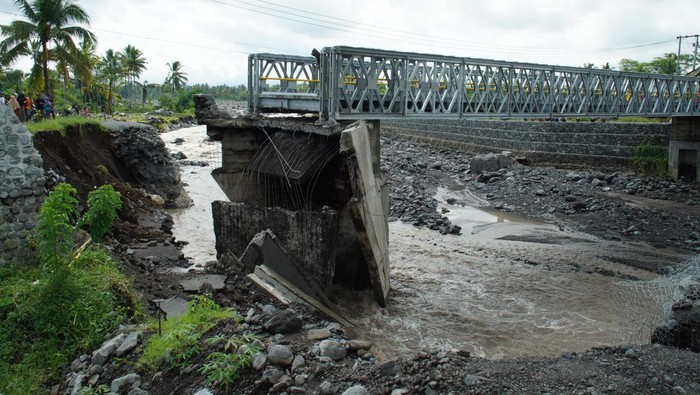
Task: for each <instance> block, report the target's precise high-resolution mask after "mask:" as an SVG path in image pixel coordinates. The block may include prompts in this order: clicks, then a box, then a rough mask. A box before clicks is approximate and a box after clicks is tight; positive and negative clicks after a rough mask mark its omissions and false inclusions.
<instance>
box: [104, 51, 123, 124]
mask: <svg viewBox="0 0 700 395" xmlns="http://www.w3.org/2000/svg"><path fill="white" fill-rule="evenodd" d="M123 65H124V63H123V62H122V60H121V54H120V53H115V52H114V51H113V50H111V49H108V50H107V52H106V53H105V56H103V57H102V60H101V61H100V74H101V76H102V77H103V78H104V79H105V80H106V81H107V113H109V114H112V105H113V99H114V97H113V96H114V88H115V87H116V85H117V84H118V83H119V80H120V79H121V78H123V77H124V66H123Z"/></svg>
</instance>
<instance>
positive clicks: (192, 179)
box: [162, 126, 227, 270]
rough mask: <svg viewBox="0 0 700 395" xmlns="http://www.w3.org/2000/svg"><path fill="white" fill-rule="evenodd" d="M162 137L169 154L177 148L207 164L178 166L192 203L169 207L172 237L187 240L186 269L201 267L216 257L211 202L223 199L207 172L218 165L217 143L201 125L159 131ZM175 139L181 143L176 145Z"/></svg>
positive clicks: (184, 251) (190, 158)
mask: <svg viewBox="0 0 700 395" xmlns="http://www.w3.org/2000/svg"><path fill="white" fill-rule="evenodd" d="M162 138H163V141H164V142H165V145H166V146H167V147H168V149H169V150H170V151H171V152H172V153H176V152H178V151H180V152H183V153H184V154H185V155H187V160H192V161H204V162H207V164H208V165H207V166H192V165H181V166H180V167H181V169H182V173H181V179H182V182H183V183H184V184H185V190H187V193H188V194H189V195H190V198H192V202H193V204H192V206H191V207H189V208H186V209H178V210H170V214H171V215H172V217H173V222H174V226H173V236H175V238H176V239H178V240H181V241H186V242H187V243H188V244H187V245H185V246H184V247H183V249H182V252H183V254H185V256H186V257H188V258H189V260H190V262H191V263H192V266H191V267H190V268H189V269H201V268H203V267H204V265H205V264H206V263H207V262H209V261H212V260H216V248H215V242H216V240H215V238H214V223H213V219H212V214H211V202H213V201H214V200H227V198H226V195H225V194H224V193H223V192H222V191H221V188H219V186H218V185H217V184H216V181H214V179H213V178H212V177H211V171H212V170H214V169H215V168H217V167H219V166H220V165H221V143H220V142H218V141H210V140H209V138H208V137H207V133H206V127H204V126H197V127H193V128H184V129H179V130H176V131H173V132H168V133H165V134H163V135H162ZM177 139H182V140H184V142H182V143H177V144H176V143H175V140H177ZM189 269H186V270H189Z"/></svg>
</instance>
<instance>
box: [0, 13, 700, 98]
mask: <svg viewBox="0 0 700 395" xmlns="http://www.w3.org/2000/svg"><path fill="white" fill-rule="evenodd" d="M30 1H32V0H30ZM74 2H76V3H77V4H78V5H80V6H81V7H83V9H85V11H86V12H87V13H88V14H89V15H90V17H91V19H92V23H91V25H90V27H89V29H90V30H91V31H92V32H93V33H94V34H95V35H96V36H97V38H98V47H97V53H98V55H100V56H102V55H104V53H105V51H106V50H108V49H113V50H115V51H117V50H121V49H123V48H124V47H125V46H126V45H128V44H131V45H133V46H135V47H136V48H138V49H140V50H141V51H142V52H143V54H144V57H145V58H146V60H147V61H148V64H147V68H148V69H147V71H145V72H144V73H143V74H142V75H141V77H140V80H141V81H149V82H151V83H153V82H157V83H161V82H163V80H164V79H165V77H166V75H167V72H168V66H167V63H168V62H173V61H176V60H177V61H180V62H181V63H182V65H183V69H182V70H183V71H184V72H186V73H187V77H188V79H189V84H195V83H208V84H210V85H220V84H227V85H239V84H245V83H246V81H247V57H248V55H249V54H251V53H262V52H265V53H279V54H289V55H310V53H311V50H312V49H313V48H318V49H321V48H323V47H328V46H336V45H347V46H355V47H368V48H378V49H386V50H393V51H406V52H419V53H426V54H438V55H450V56H460V57H472V58H487V59H497V60H506V61H512V62H527V63H542V64H552V65H563V66H574V67H583V66H584V64H585V63H593V64H594V65H596V66H598V67H600V66H602V65H603V64H605V63H606V62H607V63H609V64H610V66H612V67H615V68H617V67H618V64H619V61H620V59H623V58H629V59H636V60H641V61H649V60H651V59H652V58H654V57H656V56H662V55H663V54H665V53H676V52H677V51H678V39H677V38H676V37H677V36H685V35H695V34H700V1H699V0H569V1H567V0H559V1H553V0H478V1H476V0H353V1H333V0H296V1H284V0H74ZM19 14H20V12H19V9H18V8H17V7H15V6H14V0H1V1H0V24H1V25H6V24H9V23H10V22H11V21H12V20H15V19H19V18H20V16H18V15H19ZM694 42H695V38H688V39H683V40H682V41H681V44H682V45H681V52H682V53H684V54H690V53H692V51H693V43H694ZM14 66H15V67H17V68H22V69H26V70H28V69H29V66H28V60H25V61H20V62H17V63H16V64H15V65H14Z"/></svg>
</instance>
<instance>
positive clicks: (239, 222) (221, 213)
mask: <svg viewBox="0 0 700 395" xmlns="http://www.w3.org/2000/svg"><path fill="white" fill-rule="evenodd" d="M212 215H213V217H214V233H215V235H216V251H217V255H218V256H221V255H222V254H223V253H226V252H231V253H233V254H234V255H236V256H239V257H240V256H242V255H243V253H244V252H245V250H246V248H247V247H248V244H249V242H250V240H252V239H253V238H254V237H255V236H256V234H258V232H260V231H261V230H265V229H270V231H271V232H272V233H274V235H275V236H276V237H277V239H278V240H279V244H280V245H282V246H283V247H284V250H285V251H286V252H287V254H288V255H289V256H290V257H291V258H293V259H294V260H295V261H297V262H299V264H300V266H301V267H302V269H304V271H305V272H306V273H308V275H309V276H310V278H311V280H312V281H313V282H315V283H316V285H318V286H319V287H320V289H321V290H322V291H324V292H327V291H328V290H329V289H330V286H331V284H332V281H333V273H334V269H335V261H334V256H335V244H336V235H337V228H338V213H337V212H336V211H335V210H332V209H328V208H326V209H323V210H319V211H290V210H285V209H281V208H278V207H259V206H255V205H251V204H245V203H232V202H222V201H215V202H213V203H212Z"/></svg>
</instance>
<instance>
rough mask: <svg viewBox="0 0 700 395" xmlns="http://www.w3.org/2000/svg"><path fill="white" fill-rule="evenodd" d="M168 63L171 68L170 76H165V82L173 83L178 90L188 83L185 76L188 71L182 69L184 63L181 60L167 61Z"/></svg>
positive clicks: (167, 83)
mask: <svg viewBox="0 0 700 395" xmlns="http://www.w3.org/2000/svg"><path fill="white" fill-rule="evenodd" d="M167 65H168V69H169V70H168V76H167V77H165V84H166V85H172V87H173V88H174V89H175V91H176V92H177V91H178V90H180V88H182V87H183V86H185V84H186V83H187V77H185V76H186V75H187V73H185V72H183V71H182V63H180V61H179V60H176V61H173V62H172V63H167Z"/></svg>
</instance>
